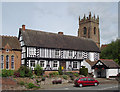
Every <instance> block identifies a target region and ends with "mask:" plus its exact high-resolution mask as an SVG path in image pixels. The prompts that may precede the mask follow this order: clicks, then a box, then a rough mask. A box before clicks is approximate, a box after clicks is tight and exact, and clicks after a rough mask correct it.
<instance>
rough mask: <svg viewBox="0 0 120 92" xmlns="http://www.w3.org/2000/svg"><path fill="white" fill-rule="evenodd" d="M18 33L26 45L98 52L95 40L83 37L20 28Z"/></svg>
mask: <svg viewBox="0 0 120 92" xmlns="http://www.w3.org/2000/svg"><path fill="white" fill-rule="evenodd" d="M20 33H21V34H22V35H23V40H24V42H25V45H27V46H37V47H45V48H59V49H71V50H81V51H91V52H100V50H99V48H98V47H97V45H96V43H95V42H93V41H92V40H89V39H85V38H80V37H75V36H68V35H60V34H55V33H49V32H43V31H36V30H30V29H25V30H24V31H22V30H21V28H20Z"/></svg>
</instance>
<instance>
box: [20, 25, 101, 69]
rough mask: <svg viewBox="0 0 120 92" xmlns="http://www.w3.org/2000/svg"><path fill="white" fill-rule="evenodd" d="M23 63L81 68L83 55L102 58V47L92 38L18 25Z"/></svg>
mask: <svg viewBox="0 0 120 92" xmlns="http://www.w3.org/2000/svg"><path fill="white" fill-rule="evenodd" d="M18 39H19V42H20V44H21V49H22V58H21V63H22V65H26V66H28V67H30V68H31V69H32V70H34V68H35V66H36V64H39V65H40V66H41V67H42V68H43V69H44V70H46V71H56V70H58V68H59V67H60V66H61V67H62V68H63V70H65V71H70V70H75V71H76V70H79V68H80V67H81V62H82V61H83V60H84V59H91V60H92V61H94V60H98V59H99V53H100V50H99V48H98V47H97V46H96V44H95V43H94V42H93V41H92V40H88V39H83V38H80V37H74V36H67V35H63V34H55V33H48V32H43V31H36V30H30V29H25V25H22V28H20V29H19V36H18Z"/></svg>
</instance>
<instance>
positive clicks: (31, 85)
mask: <svg viewBox="0 0 120 92" xmlns="http://www.w3.org/2000/svg"><path fill="white" fill-rule="evenodd" d="M34 87H35V85H34V84H33V83H28V84H27V88H29V89H32V88H34Z"/></svg>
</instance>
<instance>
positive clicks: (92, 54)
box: [89, 52, 94, 61]
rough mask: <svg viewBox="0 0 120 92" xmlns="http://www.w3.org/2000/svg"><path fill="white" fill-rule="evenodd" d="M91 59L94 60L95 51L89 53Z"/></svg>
mask: <svg viewBox="0 0 120 92" xmlns="http://www.w3.org/2000/svg"><path fill="white" fill-rule="evenodd" d="M89 59H90V61H94V52H90V53H89Z"/></svg>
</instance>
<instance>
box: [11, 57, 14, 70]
mask: <svg viewBox="0 0 120 92" xmlns="http://www.w3.org/2000/svg"><path fill="white" fill-rule="evenodd" d="M11 68H12V69H14V56H11Z"/></svg>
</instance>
